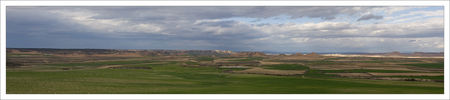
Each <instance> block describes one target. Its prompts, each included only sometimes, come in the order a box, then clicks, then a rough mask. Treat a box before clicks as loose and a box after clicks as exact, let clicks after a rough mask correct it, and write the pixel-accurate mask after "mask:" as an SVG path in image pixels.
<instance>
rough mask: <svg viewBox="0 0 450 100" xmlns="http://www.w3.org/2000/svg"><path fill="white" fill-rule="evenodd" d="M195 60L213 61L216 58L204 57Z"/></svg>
mask: <svg viewBox="0 0 450 100" xmlns="http://www.w3.org/2000/svg"><path fill="white" fill-rule="evenodd" d="M195 60H197V61H213V60H214V58H213V57H205V56H202V57H196V58H195Z"/></svg>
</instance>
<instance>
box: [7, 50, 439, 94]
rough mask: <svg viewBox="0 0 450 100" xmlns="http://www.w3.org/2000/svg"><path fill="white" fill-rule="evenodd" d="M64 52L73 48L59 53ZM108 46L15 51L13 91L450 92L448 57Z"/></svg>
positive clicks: (10, 76) (10, 73) (10, 65)
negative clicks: (173, 51) (153, 51)
mask: <svg viewBox="0 0 450 100" xmlns="http://www.w3.org/2000/svg"><path fill="white" fill-rule="evenodd" d="M30 51H32V50H30ZM50 51H51V50H50ZM50 51H45V52H50ZM63 51H64V52H71V50H54V51H52V52H63ZM107 51H108V50H106V51H104V50H103V51H102V50H84V51H83V50H81V51H76V52H89V55H77V56H73V55H74V54H70V53H68V54H69V55H55V54H52V53H51V52H50V53H39V52H32V53H33V54H30V53H29V52H28V53H26V52H25V53H24V52H16V53H11V52H10V53H8V54H7V70H6V75H7V76H6V93H7V94H443V93H444V82H443V81H444V76H443V67H444V63H443V59H436V58H414V59H409V58H370V57H327V56H319V55H315V56H302V55H270V56H267V55H266V56H245V55H235V56H233V55H228V56H227V55H217V56H212V55H209V53H208V54H203V55H201V53H199V52H197V51H196V52H195V53H198V55H189V54H179V55H167V54H165V53H169V54H170V52H164V53H162V54H165V55H151V56H147V55H145V56H128V55H127V54H126V53H125V54H123V55H117V54H113V55H104V54H107ZM105 52H106V53H105ZM121 52H122V51H121ZM133 52H134V51H133ZM147 53H148V52H147ZM147 53H145V52H144V53H143V54H147ZM63 54H65V53H63ZM76 54H78V53H76ZM96 54H102V55H97V56H95V55H96ZM441 74H442V75H441Z"/></svg>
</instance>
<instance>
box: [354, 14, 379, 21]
mask: <svg viewBox="0 0 450 100" xmlns="http://www.w3.org/2000/svg"><path fill="white" fill-rule="evenodd" d="M371 19H375V20H379V19H383V16H380V15H373V14H367V15H364V16H361V17H360V18H359V19H358V20H357V21H363V20H371Z"/></svg>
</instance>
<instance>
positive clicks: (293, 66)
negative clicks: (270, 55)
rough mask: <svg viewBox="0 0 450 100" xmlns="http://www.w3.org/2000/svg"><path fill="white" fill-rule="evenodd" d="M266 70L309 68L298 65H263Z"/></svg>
mask: <svg viewBox="0 0 450 100" xmlns="http://www.w3.org/2000/svg"><path fill="white" fill-rule="evenodd" d="M263 67H264V68H266V69H278V70H307V69H309V67H307V66H303V65H299V64H276V65H265V66H263Z"/></svg>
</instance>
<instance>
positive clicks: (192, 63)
mask: <svg viewBox="0 0 450 100" xmlns="http://www.w3.org/2000/svg"><path fill="white" fill-rule="evenodd" d="M185 63H186V64H188V65H198V64H199V63H198V62H192V61H187V62H185Z"/></svg>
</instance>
